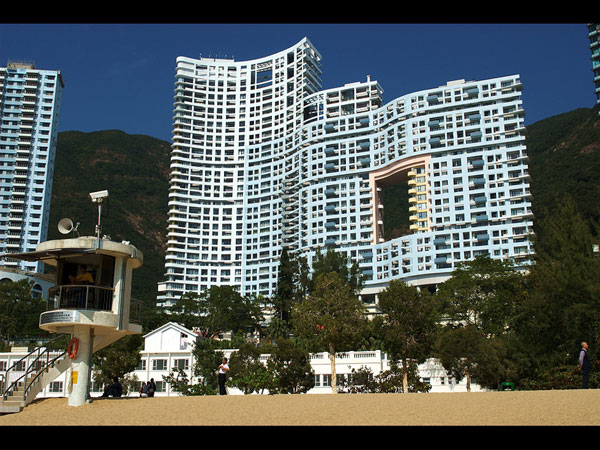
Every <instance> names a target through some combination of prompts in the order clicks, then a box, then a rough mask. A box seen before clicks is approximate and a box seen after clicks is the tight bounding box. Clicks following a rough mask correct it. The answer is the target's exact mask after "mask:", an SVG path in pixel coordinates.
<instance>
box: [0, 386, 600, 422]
mask: <svg viewBox="0 0 600 450" xmlns="http://www.w3.org/2000/svg"><path fill="white" fill-rule="evenodd" d="M2 425H3V426H11V425H12V426H19V425H26V426H39V425H57V426H74V425H85V426H92V425H110V426H119V425H128V426H136V425H140V426H141V425H163V426H175V425H185V426H205V425H206V426H215V425H237V426H254V425H259V426H271V425H279V426H295V425H308V426H321V425H323V426H355V425H364V426H377V425H383V426H388V425H389V426H402V425H434V426H458V425H468V426H479V425H485V426H505V425H507V426H520V425H523V426H539V425H548V426H560V425H577V426H582V425H600V390H593V389H589V390H564V391H504V392H469V393H467V392H465V393H435V394H431V393H430V394H406V395H404V394H341V395H327V394H310V395H273V396H268V395H249V396H243V395H230V396H223V397H220V396H203V397H162V398H161V397H155V398H134V397H133V398H121V399H94V401H93V402H91V403H89V404H86V405H83V406H79V407H73V406H68V404H67V399H66V398H46V399H37V400H35V401H34V402H33V403H32V404H30V405H29V406H27V407H26V408H25V409H24V410H23V411H22V412H20V413H18V414H5V415H0V426H2Z"/></svg>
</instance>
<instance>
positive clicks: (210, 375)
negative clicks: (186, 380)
mask: <svg viewBox="0 0 600 450" xmlns="http://www.w3.org/2000/svg"><path fill="white" fill-rule="evenodd" d="M192 355H193V357H194V367H193V368H192V373H193V376H194V377H196V378H198V379H199V380H200V382H199V383H196V384H193V385H191V386H190V385H186V386H184V387H182V388H181V389H182V391H181V392H184V393H186V394H187V395H215V394H216V393H217V392H218V388H219V380H218V377H217V368H218V367H219V364H221V361H222V360H223V356H224V354H223V352H222V351H221V350H219V343H218V342H217V341H215V340H214V339H203V338H200V339H198V340H196V345H194V348H193V350H192Z"/></svg>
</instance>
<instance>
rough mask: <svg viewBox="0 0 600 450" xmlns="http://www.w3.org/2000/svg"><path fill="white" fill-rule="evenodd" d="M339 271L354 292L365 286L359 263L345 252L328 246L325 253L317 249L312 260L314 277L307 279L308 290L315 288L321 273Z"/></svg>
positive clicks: (356, 292)
mask: <svg viewBox="0 0 600 450" xmlns="http://www.w3.org/2000/svg"><path fill="white" fill-rule="evenodd" d="M331 272H334V273H337V274H338V275H339V276H340V277H341V278H342V280H344V281H345V282H346V283H347V284H348V286H350V290H351V291H352V292H353V293H354V294H358V293H359V292H360V291H361V289H362V288H363V286H364V277H363V275H362V272H361V271H360V268H359V266H358V264H357V263H351V261H350V259H349V258H347V257H346V256H345V255H344V254H343V253H340V252H336V251H335V250H333V249H331V248H328V249H327V252H326V253H325V254H323V253H321V250H320V249H317V251H316V253H315V257H314V259H313V262H312V278H311V279H310V280H307V283H308V287H307V291H308V292H312V291H313V290H314V289H315V284H316V280H317V279H318V278H319V276H320V275H324V274H327V273H331Z"/></svg>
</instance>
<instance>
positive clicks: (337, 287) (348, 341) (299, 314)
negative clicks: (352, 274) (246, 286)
mask: <svg viewBox="0 0 600 450" xmlns="http://www.w3.org/2000/svg"><path fill="white" fill-rule="evenodd" d="M365 323H366V318H365V310H364V306H363V304H362V302H361V301H360V300H359V299H358V298H357V297H356V295H355V294H354V293H353V291H352V289H351V287H350V286H349V285H348V283H346V282H345V280H344V279H343V278H342V277H340V275H338V274H337V273H334V272H329V273H325V274H322V275H319V276H318V277H317V279H316V281H315V287H314V290H313V292H312V294H311V295H309V296H307V297H306V298H305V299H304V300H303V301H302V302H300V303H298V304H296V305H295V306H294V309H293V311H292V324H293V328H294V330H295V332H296V334H297V335H298V336H300V337H301V338H302V339H303V340H305V342H306V343H307V344H308V345H309V347H310V349H312V350H313V351H327V352H328V353H329V360H330V363H331V390H332V392H333V393H337V383H336V370H335V354H336V352H339V351H342V352H343V351H349V350H353V349H354V347H355V346H356V345H357V344H358V343H360V342H361V339H362V337H363V332H364V329H365Z"/></svg>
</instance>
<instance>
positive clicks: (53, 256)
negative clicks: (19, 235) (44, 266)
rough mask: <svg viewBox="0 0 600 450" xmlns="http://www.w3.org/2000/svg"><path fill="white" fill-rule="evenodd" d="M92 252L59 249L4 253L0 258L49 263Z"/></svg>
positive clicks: (87, 249)
mask: <svg viewBox="0 0 600 450" xmlns="http://www.w3.org/2000/svg"><path fill="white" fill-rule="evenodd" d="M90 251H95V249H89V248H57V249H50V250H40V251H35V252H24V253H2V254H0V258H11V259H21V260H24V261H41V262H44V263H45V262H48V263H49V261H45V260H57V259H60V258H66V257H69V256H78V255H83V254H86V253H90Z"/></svg>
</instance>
